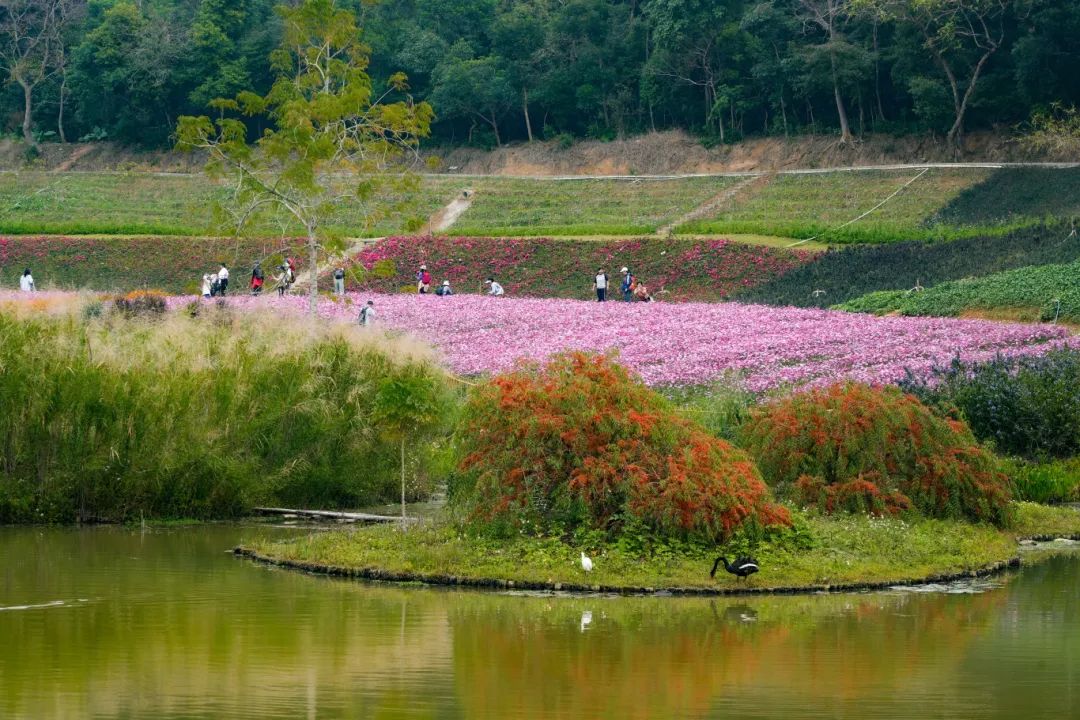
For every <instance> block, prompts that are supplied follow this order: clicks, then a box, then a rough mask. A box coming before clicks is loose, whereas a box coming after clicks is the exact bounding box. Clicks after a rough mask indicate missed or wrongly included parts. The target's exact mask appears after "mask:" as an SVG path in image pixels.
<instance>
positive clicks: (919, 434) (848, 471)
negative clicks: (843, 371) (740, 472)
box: [741, 383, 1011, 525]
mask: <svg viewBox="0 0 1080 720" xmlns="http://www.w3.org/2000/svg"><path fill="white" fill-rule="evenodd" d="M741 441H742V446H743V447H745V448H746V449H747V450H748V451H749V452H750V454H751V455H752V456H753V457H754V458H755V459H756V460H757V462H758V464H759V465H760V467H761V470H762V473H763V474H764V476H765V478H766V479H767V480H768V481H769V483H770V484H772V485H773V486H774V487H776V488H778V489H779V491H780V492H781V493H783V494H786V495H788V496H789V497H792V498H794V499H795V500H797V501H799V502H801V503H805V504H808V505H817V506H819V507H820V508H821V509H823V510H825V511H829V512H831V511H835V510H848V511H858V512H872V513H875V514H896V513H900V512H904V511H906V510H908V509H909V508H913V509H915V510H918V511H919V512H921V513H923V514H925V515H927V516H928V517H935V518H955V519H969V520H976V521H988V522H991V523H994V524H996V525H1004V524H1006V523H1007V522H1008V520H1009V501H1010V499H1011V498H1010V493H1009V488H1008V480H1007V478H1006V477H1005V475H1004V474H1003V473H1002V472H1001V469H1000V467H999V464H998V461H997V460H996V459H995V458H994V456H993V455H992V454H990V453H989V452H988V451H987V450H985V449H984V448H982V447H981V446H980V445H979V444H978V443H977V442H976V440H975V438H974V437H973V436H972V434H971V431H970V430H969V429H968V428H967V426H966V425H964V424H963V423H962V422H960V421H956V420H950V419H947V418H944V417H941V416H939V415H936V414H934V413H933V412H932V411H931V410H930V409H929V408H927V407H926V406H925V405H923V404H922V403H920V402H919V401H918V400H917V399H915V398H914V397H912V396H910V395H904V394H903V393H901V392H900V391H899V390H898V389H896V388H892V387H885V388H874V387H870V386H866V385H860V384H855V383H848V384H839V385H833V386H830V387H828V388H824V389H815V390H810V391H808V392H805V393H799V394H797V395H794V396H791V397H789V398H786V399H782V400H778V401H775V402H772V403H769V404H768V405H765V406H764V407H763V408H761V409H760V410H757V411H755V412H753V413H752V415H751V418H750V420H749V421H748V422H747V423H746V425H745V426H744V428H743V432H742V437H741Z"/></svg>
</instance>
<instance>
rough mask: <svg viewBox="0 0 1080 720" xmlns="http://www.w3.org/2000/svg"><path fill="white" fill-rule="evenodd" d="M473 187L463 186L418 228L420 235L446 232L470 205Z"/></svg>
mask: <svg viewBox="0 0 1080 720" xmlns="http://www.w3.org/2000/svg"><path fill="white" fill-rule="evenodd" d="M473 197H474V193H473V189H472V188H465V189H464V190H462V191H461V194H460V195H458V196H457V197H456V198H454V199H453V200H451V201H450V202H449V204H447V205H446V207H444V208H443V209H442V210H439V211H438V212H437V213H435V214H434V215H432V216H431V217H430V218H429V219H428V221H427V223H426V224H425V225H424V226H423V227H422V228H420V234H421V235H434V234H435V233H441V232H446V231H447V230H449V229H450V228H451V226H453V224H454V223H456V222H457V220H458V218H459V217H461V216H462V214H463V213H464V212H465V211H466V210H468V209H469V208H470V207H471V206H472V202H473Z"/></svg>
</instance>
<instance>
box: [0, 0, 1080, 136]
mask: <svg viewBox="0 0 1080 720" xmlns="http://www.w3.org/2000/svg"><path fill="white" fill-rule="evenodd" d="M20 2H21V3H22V4H23V5H28V6H33V7H43V3H44V4H49V6H50V7H52V6H55V7H57V8H60V9H61V10H62V11H63V12H62V13H59V12H58V13H55V14H53V15H48V16H47V17H48V18H53V20H50V21H49V22H50V23H51V24H49V26H48V27H47V28H46V27H45V24H47V23H46V20H45V18H46V15H45V14H42V13H31V14H29V15H27V16H25V17H20V18H15V17H14V16H13V15H12V14H11V13H13V12H14V10H13V9H17V8H18V7H21V5H20ZM20 2H12V3H5V4H4V5H3V6H2V7H0V29H3V28H5V27H11V26H12V23H13V22H15V20H19V21H21V22H23V23H24V24H26V23H29V24H30V25H33V28H31V30H33V31H34V32H37V33H38V34H39V35H42V37H46V36H47V37H49V38H51V39H53V41H52V42H51V44H50V45H49V49H48V57H47V58H46V57H45V55H43V52H44V50H43V46H40V45H38V46H35V47H34V48H29V47H28V46H27V41H26V40H25V39H24V40H22V41H20V42H22V43H23V44H22V45H21V46H19V45H18V43H15V44H14V45H12V43H11V42H8V43H7V47H8V48H9V51H8V55H9V56H11V57H14V58H16V59H17V57H18V56H19V54H20V53H22V54H24V55H26V56H27V57H28V60H27V61H25V62H23V63H22V64H21V65H20V64H19V63H18V62H13V61H8V62H7V63H6V65H7V67H6V68H0V72H4V73H5V74H6V79H7V80H8V92H7V93H6V94H4V95H3V96H2V98H3V102H4V103H5V105H6V110H7V112H6V113H5V114H4V117H5V118H7V123H8V127H7V130H8V131H9V132H16V133H17V132H19V131H20V129H21V126H22V120H23V117H24V115H25V112H24V110H25V108H27V107H29V109H30V110H29V112H30V114H29V123H28V125H27V128H28V129H27V134H28V135H29V134H30V133H31V132H34V133H36V134H37V136H41V135H43V134H44V133H48V132H57V131H59V128H64V127H65V126H66V136H67V137H70V138H78V137H88V138H106V137H107V138H111V139H116V140H120V141H123V142H127V143H134V144H139V145H144V146H158V147H161V146H167V145H168V144H169V142H170V136H171V134H172V133H173V132H174V130H175V125H176V119H177V118H178V117H180V116H181V115H197V114H202V113H205V112H207V104H208V103H209V102H210V101H211V100H213V99H214V98H215V97H221V96H225V97H230V96H234V95H235V94H236V93H237V92H238V91H240V90H242V89H250V90H252V91H254V92H255V93H257V94H265V93H267V92H268V91H269V90H270V88H271V86H272V85H273V82H274V77H275V74H274V68H273V67H272V66H271V65H270V63H269V62H268V61H267V57H268V55H269V53H270V51H271V50H272V49H273V48H274V47H276V46H277V45H278V44H279V43H280V41H281V39H282V36H283V33H284V32H285V27H284V24H283V22H282V19H281V16H279V15H278V14H276V13H275V12H274V7H275V5H276V4H278V3H279V2H280V0H228V1H226V0H139V1H138V2H135V1H134V0H48V3H46V0H35V2H29V0H20ZM50 3H51V4H50ZM293 4H295V3H293ZM336 5H337V6H338V7H339V9H343V10H350V11H351V12H353V13H354V14H355V16H356V18H357V23H358V25H359V26H360V28H361V32H362V38H363V41H364V42H365V43H367V45H369V46H370V47H371V48H372V50H371V58H370V60H371V62H370V66H369V67H368V68H367V72H368V73H369V74H370V76H371V78H372V81H373V84H374V86H375V87H381V86H384V85H385V84H386V82H387V81H388V80H389V79H390V78H391V77H393V75H394V74H395V73H397V72H399V71H404V72H407V73H408V74H409V77H410V92H411V94H412V95H413V96H414V97H415V98H416V100H417V101H425V100H426V101H429V102H430V103H431V104H432V106H433V107H434V109H435V112H436V113H437V116H436V118H435V120H434V123H433V126H432V134H433V136H434V137H435V138H437V139H438V140H440V141H442V142H446V143H463V142H470V143H472V144H475V145H479V146H494V145H497V144H500V143H504V142H508V141H515V140H528V139H531V138H534V137H539V138H552V137H555V136H565V135H570V136H575V137H591V138H600V139H609V138H614V137H617V136H620V135H623V134H630V133H635V132H641V131H647V130H651V129H667V128H681V129H685V130H687V131H690V132H693V133H696V134H699V135H701V136H703V137H704V138H706V139H708V140H715V141H717V142H728V141H732V140H736V139H739V138H741V137H745V136H748V135H771V134H784V133H788V134H793V133H800V132H813V133H835V134H837V135H838V136H839V137H841V138H842V139H844V140H849V139H851V138H852V137H854V136H857V135H859V134H861V133H865V132H872V131H877V132H892V133H904V132H909V133H925V132H933V133H936V134H939V135H940V136H942V137H949V138H950V139H952V140H954V141H955V142H957V143H960V142H962V140H963V136H964V133H965V132H968V131H971V130H976V129H981V128H992V127H999V126H1002V125H1005V126H1011V125H1017V124H1020V123H1025V122H1027V121H1028V120H1029V119H1030V118H1032V117H1033V116H1036V115H1038V114H1040V113H1045V112H1047V110H1049V109H1050V108H1051V107H1054V106H1058V107H1061V108H1065V109H1068V108H1072V107H1076V106H1077V105H1080V44H1078V43H1076V42H1075V38H1076V37H1078V36H1080V3H1076V2H1074V1H1073V0H440V1H439V2H423V1H421V0H394V1H393V2H391V1H389V0H337V3H336ZM56 19H62V20H63V22H56ZM5 23H6V25H5ZM22 37H24V38H25V37H26V35H25V32H24V34H23V36H22ZM2 44H3V38H0V45H2ZM11 48H13V49H11ZM12 53H14V54H12ZM27 69H30V70H32V72H31V73H30V74H29V75H28V74H27ZM31 76H32V78H33V87H32V88H31V91H30V95H32V96H33V97H32V99H33V101H32V102H27V98H28V97H30V95H28V94H27V92H25V91H24V87H23V86H22V85H20V83H22V82H23V81H22V80H20V77H22V78H26V77H31ZM62 100H66V103H65V102H62ZM65 104H66V108H65ZM58 126H59V127H58Z"/></svg>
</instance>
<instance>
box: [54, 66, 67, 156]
mask: <svg viewBox="0 0 1080 720" xmlns="http://www.w3.org/2000/svg"><path fill="white" fill-rule="evenodd" d="M65 95H67V73H66V72H65V73H64V74H63V75H62V76H61V77H60V110H59V112H58V113H57V114H56V129H57V130H58V131H59V132H60V142H62V143H65V144H66V143H67V134H66V133H65V132H64V96H65Z"/></svg>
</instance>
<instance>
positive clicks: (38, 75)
mask: <svg viewBox="0 0 1080 720" xmlns="http://www.w3.org/2000/svg"><path fill="white" fill-rule="evenodd" d="M74 5H75V2H74V0H3V1H2V2H0V69H3V70H4V71H6V72H7V76H8V82H11V83H14V84H16V85H18V86H19V87H20V88H22V92H23V121H22V131H23V138H24V139H25V140H26V142H27V143H29V144H31V145H33V144H34V135H33V132H32V130H33V127H32V115H33V110H34V89H35V88H36V87H37V86H39V85H41V84H42V83H44V82H45V81H46V80H49V79H50V78H52V77H53V75H55V74H57V73H58V72H61V71H62V70H63V68H64V38H63V33H64V29H65V25H66V23H67V21H68V18H69V17H70V15H71V11H72V9H73V7H74Z"/></svg>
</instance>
